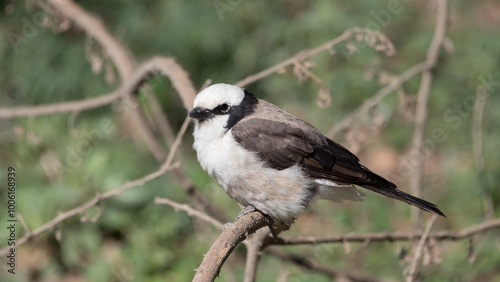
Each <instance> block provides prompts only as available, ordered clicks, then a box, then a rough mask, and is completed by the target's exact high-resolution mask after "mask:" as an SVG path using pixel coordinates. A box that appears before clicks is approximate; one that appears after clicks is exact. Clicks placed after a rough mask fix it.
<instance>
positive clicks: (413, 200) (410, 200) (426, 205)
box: [388, 189, 446, 217]
mask: <svg viewBox="0 0 500 282" xmlns="http://www.w3.org/2000/svg"><path fill="white" fill-rule="evenodd" d="M391 194H392V195H391V196H389V195H388V196H389V197H392V198H394V199H397V200H400V201H403V202H405V203H407V204H410V205H412V206H416V207H418V208H421V209H423V210H424V211H428V212H432V213H435V214H438V215H441V216H444V217H446V216H445V215H444V213H443V212H441V211H440V210H439V209H438V207H437V206H436V205H435V204H433V203H430V202H427V201H425V200H422V199H420V198H417V197H414V196H412V195H410V194H406V193H405V192H402V191H400V190H397V189H394V191H391Z"/></svg>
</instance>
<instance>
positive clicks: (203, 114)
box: [189, 107, 212, 120]
mask: <svg viewBox="0 0 500 282" xmlns="http://www.w3.org/2000/svg"><path fill="white" fill-rule="evenodd" d="M189 117H191V118H194V119H197V120H205V119H209V118H210V117H212V111H210V110H209V109H202V108H198V107H197V108H194V109H192V110H191V111H190V112H189Z"/></svg>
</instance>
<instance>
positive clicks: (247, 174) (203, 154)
mask: <svg viewBox="0 0 500 282" xmlns="http://www.w3.org/2000/svg"><path fill="white" fill-rule="evenodd" d="M194 148H195V150H196V151H197V154H198V161H199V162H200V164H201V166H202V168H203V169H204V170H205V171H206V172H208V173H209V174H210V175H211V176H212V177H214V178H215V179H216V180H217V182H218V183H219V185H220V186H221V187H222V188H223V189H224V190H225V191H226V193H228V194H229V196H231V197H232V198H234V199H235V200H236V201H238V202H239V203H240V204H241V205H243V206H248V205H252V206H254V207H255V208H256V209H258V210H260V211H261V212H263V213H265V214H267V215H269V216H271V217H272V218H275V219H278V220H281V221H284V222H289V221H291V220H292V219H293V218H294V217H296V216H298V215H299V214H300V213H302V212H304V210H306V209H307V208H308V207H309V206H310V204H312V203H313V202H314V201H315V200H316V194H317V193H316V191H317V186H316V185H315V184H314V182H313V181H311V180H309V179H307V178H306V177H305V176H304V174H303V173H302V172H301V170H300V167H299V166H297V165H296V166H292V167H290V168H287V169H284V170H276V169H272V168H268V167H265V166H264V163H263V162H262V161H261V160H260V158H259V157H258V156H257V155H255V154H254V153H252V152H249V151H247V150H245V149H244V148H242V147H241V146H239V144H237V143H236V142H235V141H234V139H233V137H232V135H231V133H230V132H228V134H225V135H224V136H223V137H222V138H220V139H218V140H217V139H216V140H213V139H212V140H206V139H205V140H196V141H195V144H194Z"/></svg>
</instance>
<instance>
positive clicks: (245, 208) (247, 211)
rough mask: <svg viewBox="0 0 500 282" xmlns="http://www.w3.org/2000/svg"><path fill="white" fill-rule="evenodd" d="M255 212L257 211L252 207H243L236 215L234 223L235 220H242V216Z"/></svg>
mask: <svg viewBox="0 0 500 282" xmlns="http://www.w3.org/2000/svg"><path fill="white" fill-rule="evenodd" d="M256 210H257V209H256V208H255V207H254V206H246V207H244V208H243V209H242V210H241V211H240V213H239V214H238V216H237V217H236V219H235V220H234V221H236V220H238V219H240V218H242V217H243V216H244V215H246V214H247V213H251V212H254V211H256Z"/></svg>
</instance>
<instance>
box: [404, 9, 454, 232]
mask: <svg viewBox="0 0 500 282" xmlns="http://www.w3.org/2000/svg"><path fill="white" fill-rule="evenodd" d="M447 3H448V2H447V0H439V1H437V19H436V27H435V29H434V36H433V38H432V41H431V44H430V46H429V49H428V50H427V57H426V59H425V65H426V66H427V69H426V70H425V71H424V72H423V73H422V78H421V80H420V87H419V90H418V93H417V105H416V109H415V128H414V132H413V142H412V147H411V149H410V156H418V158H417V159H418V160H419V163H418V164H417V165H416V166H415V167H414V171H413V173H412V174H411V178H410V191H411V192H412V194H413V195H414V196H415V197H421V194H422V191H421V190H422V188H421V186H422V185H421V184H422V178H423V164H424V159H425V156H424V153H423V152H422V144H423V137H424V128H425V123H426V121H427V100H428V97H429V93H430V89H431V84H432V73H431V72H432V69H433V68H434V67H435V66H436V63H437V59H438V56H439V50H440V48H441V45H442V43H443V40H444V36H445V31H446V18H447ZM420 217H421V210H419V209H412V222H413V227H414V228H415V229H418V228H420Z"/></svg>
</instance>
